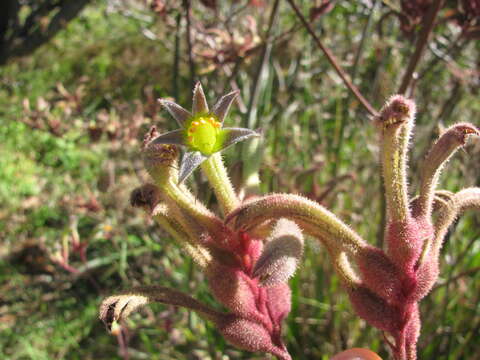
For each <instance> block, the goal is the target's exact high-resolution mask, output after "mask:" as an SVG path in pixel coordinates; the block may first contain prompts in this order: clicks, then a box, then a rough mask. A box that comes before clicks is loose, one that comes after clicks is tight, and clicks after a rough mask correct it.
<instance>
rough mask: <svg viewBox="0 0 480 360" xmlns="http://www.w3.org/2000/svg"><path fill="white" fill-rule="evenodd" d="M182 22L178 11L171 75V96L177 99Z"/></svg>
mask: <svg viewBox="0 0 480 360" xmlns="http://www.w3.org/2000/svg"><path fill="white" fill-rule="evenodd" d="M181 22H182V14H181V13H178V14H177V18H176V27H177V28H176V31H175V51H174V55H173V77H172V87H173V91H172V93H173V98H174V99H175V100H176V101H178V100H179V99H178V88H179V86H178V85H179V84H178V78H179V76H178V75H179V73H180V24H181Z"/></svg>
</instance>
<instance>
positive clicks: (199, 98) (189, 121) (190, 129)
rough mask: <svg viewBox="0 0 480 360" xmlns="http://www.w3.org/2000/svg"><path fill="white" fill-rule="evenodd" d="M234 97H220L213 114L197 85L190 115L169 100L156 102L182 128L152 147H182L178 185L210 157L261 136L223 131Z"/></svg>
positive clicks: (239, 130)
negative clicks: (184, 152) (182, 155)
mask: <svg viewBox="0 0 480 360" xmlns="http://www.w3.org/2000/svg"><path fill="white" fill-rule="evenodd" d="M237 95H238V92H237V91H234V92H231V93H229V94H227V95H225V96H223V97H222V98H220V100H219V101H218V103H217V104H216V105H215V106H214V107H213V110H212V111H209V108H208V104H207V101H206V99H205V94H204V92H203V88H202V86H201V85H200V83H197V85H196V86H195V89H194V94H193V106H192V112H193V113H190V112H189V111H187V110H185V109H184V108H182V107H181V106H180V105H178V104H176V103H174V102H172V101H170V100H165V99H160V100H159V101H160V103H161V104H162V105H163V107H164V108H165V109H167V111H168V112H169V113H170V114H171V115H172V116H173V117H174V118H175V120H177V122H178V124H179V125H180V127H181V128H180V129H178V130H174V131H170V132H167V133H165V134H161V135H159V136H157V137H156V138H154V139H153V140H152V143H153V144H174V145H181V146H183V147H185V148H186V154H185V155H184V157H183V159H182V161H181V163H180V174H179V178H178V181H179V182H180V183H181V182H183V181H184V180H185V179H186V178H187V177H188V176H189V175H190V174H191V173H192V172H193V171H194V170H195V169H196V168H197V167H198V166H200V164H202V163H203V162H204V161H205V160H206V159H207V158H208V157H210V156H211V155H213V154H215V153H218V152H220V151H223V150H225V149H226V148H228V147H229V146H231V145H233V144H236V143H237V142H239V141H244V140H247V139H249V138H251V137H259V136H260V134H259V133H257V132H256V131H254V130H250V129H244V128H228V127H227V128H224V127H223V121H224V119H225V117H226V116H227V114H228V110H229V109H230V106H231V105H232V103H233V101H234V100H235V97H237Z"/></svg>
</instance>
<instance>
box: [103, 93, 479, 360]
mask: <svg viewBox="0 0 480 360" xmlns="http://www.w3.org/2000/svg"><path fill="white" fill-rule="evenodd" d="M236 95H237V94H236V93H230V94H228V95H225V96H224V97H223V98H221V99H220V101H219V103H218V104H217V105H216V106H215V107H214V109H213V111H212V112H210V111H209V109H208V106H207V104H206V101H205V96H204V94H203V90H202V88H201V86H200V85H199V84H198V85H197V86H196V87H195V90H194V100H193V114H190V112H188V111H186V110H185V109H183V108H181V107H180V106H179V105H177V104H175V103H173V102H170V101H167V100H161V102H162V104H163V105H164V107H165V108H166V109H167V110H168V111H169V112H170V113H171V114H172V115H173V116H174V117H175V119H177V121H178V122H179V124H180V126H181V129H179V130H175V131H173V132H170V133H166V134H163V135H158V133H157V131H156V129H154V128H153V129H152V130H151V131H150V133H149V134H148V135H147V137H146V140H145V145H144V151H143V153H144V158H145V165H146V167H147V169H148V171H149V172H150V175H151V176H152V178H153V180H154V184H147V185H144V186H142V187H141V188H139V189H137V190H136V191H134V192H133V193H132V204H133V205H135V206H141V207H143V208H144V209H145V210H146V211H147V212H148V213H150V214H151V215H152V216H153V217H154V218H155V219H156V220H157V221H158V222H159V223H160V224H161V225H162V227H163V228H164V229H166V230H167V231H168V232H169V233H170V234H171V235H172V237H174V238H175V239H176V240H177V241H179V242H180V243H181V244H182V245H183V246H184V248H185V250H186V251H187V252H188V253H189V254H190V255H191V256H192V257H193V259H195V261H196V263H197V264H198V265H199V266H200V268H201V269H202V270H203V272H204V273H205V276H206V278H207V279H208V281H209V287H210V290H211V292H212V294H213V296H214V297H215V299H216V300H217V301H218V302H219V303H221V304H222V305H224V306H225V307H226V308H227V309H229V312H228V313H223V312H219V311H217V310H214V309H212V308H209V307H207V306H205V305H203V304H201V303H199V302H198V301H196V300H194V299H193V298H191V297H190V296H188V295H186V294H183V293H180V292H178V291H175V290H171V289H168V288H163V287H148V288H146V287H142V288H136V289H132V290H130V291H127V292H125V293H123V294H120V295H116V296H112V297H109V298H107V299H106V300H105V301H104V302H103V304H102V307H101V315H100V317H101V319H102V320H104V321H105V322H106V323H107V325H108V326H109V327H110V326H111V325H112V323H115V322H117V321H120V320H121V319H122V318H125V317H126V316H128V315H129V314H130V313H131V312H132V311H133V310H135V309H136V308H137V307H138V306H140V305H144V304H146V303H149V302H152V301H159V302H163V303H166V304H173V305H179V306H184V307H187V308H189V309H191V310H194V311H197V312H198V313H200V314H201V315H202V316H204V317H205V318H207V319H209V320H211V321H213V322H214V323H215V324H216V326H217V327H218V329H219V331H220V332H221V333H222V334H223V336H224V337H225V338H226V339H228V340H229V341H230V342H231V343H233V344H235V345H237V346H238V347H240V348H242V349H246V350H250V351H261V352H266V353H271V354H274V355H275V356H277V358H279V359H290V355H289V354H288V351H287V349H286V347H285V345H284V344H283V342H282V340H281V328H282V320H283V319H284V318H285V317H286V316H287V315H288V313H289V312H290V290H289V287H288V285H287V281H288V279H289V278H290V277H291V276H292V275H293V274H294V272H295V270H296V268H297V267H298V264H299V262H300V260H301V256H302V252H303V235H302V234H307V235H310V236H313V237H315V238H317V239H318V240H319V241H320V242H321V243H322V244H323V245H325V247H326V249H327V251H328V253H329V255H330V258H331V261H332V263H333V265H334V268H335V270H336V272H337V274H338V276H339V277H340V279H341V281H342V283H343V285H344V287H345V289H346V291H347V293H348V295H349V298H350V301H351V303H352V306H353V308H354V310H355V312H356V313H357V314H358V315H359V316H360V317H362V318H363V319H365V320H366V321H367V322H368V323H370V324H371V325H373V326H374V327H376V328H378V329H380V330H381V331H383V332H385V333H386V334H388V337H390V340H389V339H388V337H385V338H386V339H387V344H388V345H389V346H390V348H391V351H392V353H393V356H394V358H395V359H397V360H407V359H408V360H414V359H416V344H417V340H418V337H419V334H420V325H421V322H420V313H419V306H418V304H419V301H420V300H421V299H422V298H423V297H425V296H426V295H427V294H428V292H429V291H430V290H431V289H432V287H433V285H434V283H435V282H436V280H437V278H438V274H439V256H440V249H441V246H442V243H443V239H444V238H445V235H446V233H447V229H448V228H449V226H450V225H451V224H452V223H453V222H454V220H455V219H456V218H457V217H458V216H459V215H460V214H461V213H462V212H464V211H465V210H467V209H472V208H474V209H478V208H480V188H467V189H463V190H461V191H458V192H457V193H452V192H448V191H445V190H437V183H438V179H439V176H440V172H441V170H442V168H443V166H444V165H445V163H446V162H447V161H448V160H449V159H450V157H451V156H452V155H453V154H454V153H455V152H456V151H457V150H458V149H459V148H461V147H462V146H464V145H465V144H466V141H467V138H468V137H470V136H472V135H476V136H478V135H480V132H479V130H478V129H477V128H476V127H475V126H473V125H472V124H468V123H460V124H455V125H453V126H451V127H450V128H448V129H447V130H446V131H445V132H444V133H443V134H442V135H441V136H440V138H439V139H438V140H437V141H436V142H435V143H434V145H433V146H432V147H431V149H430V151H429V152H428V153H427V155H426V159H425V162H424V165H423V168H422V171H421V178H420V189H419V195H418V196H417V197H414V198H411V197H410V196H409V191H408V186H407V157H408V147H409V142H410V137H411V134H412V130H413V127H414V117H415V111H416V109H415V104H414V103H413V101H411V100H409V99H406V98H404V97H403V96H400V95H396V96H393V97H392V98H390V99H389V100H388V101H387V103H386V105H385V106H384V107H383V109H382V110H381V111H380V113H379V115H377V116H376V117H375V118H374V124H375V126H376V128H377V130H378V133H379V143H380V148H381V164H382V172H383V178H384V188H385V197H386V201H387V206H386V229H385V233H384V234H385V235H384V236H385V239H384V244H385V245H386V249H380V248H377V247H374V246H372V245H370V244H368V243H367V242H366V241H365V240H364V239H362V237H361V236H360V235H359V234H357V233H356V232H355V231H354V230H352V229H351V228H350V227H348V226H347V225H346V224H345V223H344V222H342V221H341V220H340V219H339V218H338V217H336V216H335V215H334V214H333V213H332V212H330V211H329V210H327V209H326V208H325V207H323V206H321V205H319V204H318V203H316V202H314V201H311V200H308V199H307V198H304V197H302V196H299V195H292V194H270V195H265V196H260V197H256V198H253V199H252V200H249V201H242V200H241V199H240V198H239V197H238V196H237V194H236V192H235V190H234V189H233V187H232V185H231V183H230V180H229V179H228V176H227V174H226V170H225V168H224V166H223V163H222V159H221V157H220V155H219V151H221V150H223V149H224V148H226V147H228V146H230V145H232V144H234V143H236V142H238V141H241V140H245V139H247V138H250V137H254V136H258V134H257V133H256V132H255V131H252V130H249V129H241V128H223V126H222V124H223V120H224V118H225V116H226V114H227V111H228V109H229V107H230V105H231V103H232V101H233V99H234V98H235V96H236ZM178 145H182V146H184V147H186V151H185V154H184V156H183V159H182V161H181V164H180V167H179V170H177V168H178V166H177V165H176V161H177V158H178V153H179V152H178V148H177V146H178ZM198 166H200V167H201V168H202V170H203V171H204V173H205V175H206V176H207V178H208V180H209V182H210V184H211V185H212V187H213V189H214V191H215V194H216V197H217V199H218V202H219V205H220V208H221V210H222V212H223V214H224V216H225V218H224V219H221V218H220V217H218V216H217V215H215V214H213V213H212V212H211V211H210V210H208V209H206V208H205V207H204V206H203V205H202V204H200V203H199V201H198V200H197V199H196V198H195V197H194V195H193V194H192V193H191V192H190V191H189V190H188V189H187V187H186V186H185V185H184V184H183V183H182V182H183V180H184V179H185V178H186V177H187V176H188V175H189V174H191V172H192V171H193V170H194V169H195V168H196V167H198ZM434 212H435V213H436V214H435V216H433V213H434Z"/></svg>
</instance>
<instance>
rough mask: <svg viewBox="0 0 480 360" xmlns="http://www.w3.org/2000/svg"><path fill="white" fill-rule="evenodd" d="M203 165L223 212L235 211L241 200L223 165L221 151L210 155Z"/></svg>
mask: <svg viewBox="0 0 480 360" xmlns="http://www.w3.org/2000/svg"><path fill="white" fill-rule="evenodd" d="M201 167H202V170H203V172H204V173H205V175H206V176H207V178H208V181H209V182H210V185H211V186H212V187H213V191H215V195H216V197H217V200H218V203H219V204H220V207H221V209H222V212H223V213H224V214H228V213H230V212H231V211H233V210H234V209H235V208H236V207H237V206H238V204H239V200H238V197H237V194H236V193H235V190H234V188H233V186H232V182H231V181H230V178H229V177H228V173H227V170H226V169H225V166H224V165H223V160H222V156H221V155H220V153H215V154H213V155H212V156H210V157H209V158H208V159H207V160H205V161H204V162H203V163H202V165H201Z"/></svg>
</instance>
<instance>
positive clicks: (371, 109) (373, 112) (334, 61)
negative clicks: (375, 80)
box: [288, 0, 377, 116]
mask: <svg viewBox="0 0 480 360" xmlns="http://www.w3.org/2000/svg"><path fill="white" fill-rule="evenodd" d="M288 3H289V4H290V6H291V7H292V9H293V11H295V14H296V15H297V17H298V18H299V19H300V21H301V22H302V23H303V26H304V27H305V29H306V30H307V31H308V33H309V34H310V35H311V36H312V38H313V40H314V41H315V43H316V44H317V46H318V47H319V48H320V50H322V52H323V53H324V54H325V56H326V57H327V59H328V61H329V62H330V64H331V65H332V66H333V68H334V69H335V71H336V72H337V74H338V76H340V78H341V79H342V80H343V83H344V84H345V85H346V86H347V87H348V89H349V90H350V91H351V92H352V93H353V94H354V95H355V97H356V98H357V99H358V101H360V103H361V104H362V105H363V107H364V108H365V109H366V110H367V111H368V112H369V113H370V115H373V116H375V115H377V111H376V110H375V109H374V107H373V106H372V105H371V104H370V103H369V102H368V101H367V99H365V98H364V97H363V95H362V94H361V93H360V90H358V88H357V87H356V86H355V85H353V83H352V82H351V81H350V79H349V78H348V75H347V74H346V73H345V71H344V70H343V69H342V68H341V67H340V65H339V63H338V60H337V59H336V58H335V56H334V55H333V54H332V52H331V51H330V50H329V49H328V48H326V47H325V46H324V45H323V43H322V42H321V41H320V39H319V38H318V36H317V35H316V34H315V31H314V30H313V29H312V27H311V26H310V24H309V23H308V22H307V20H306V19H305V17H304V16H303V15H302V13H301V12H300V10H299V9H298V7H297V5H295V2H294V1H293V0H288Z"/></svg>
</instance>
